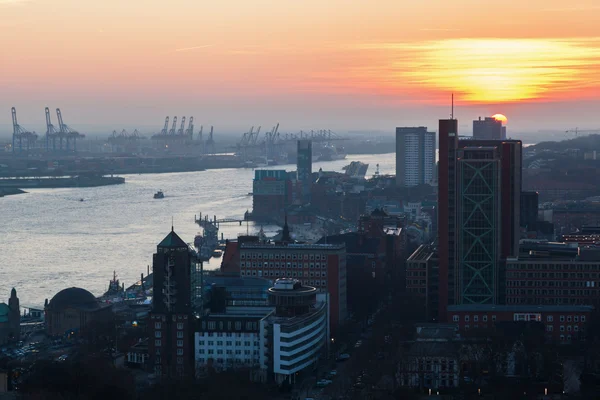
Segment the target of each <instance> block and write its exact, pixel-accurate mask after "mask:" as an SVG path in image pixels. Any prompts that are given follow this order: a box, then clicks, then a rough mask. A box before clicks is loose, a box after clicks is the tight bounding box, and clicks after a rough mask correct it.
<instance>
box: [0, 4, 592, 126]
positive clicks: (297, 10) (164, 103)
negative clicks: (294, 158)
mask: <svg viewBox="0 0 600 400" xmlns="http://www.w3.org/2000/svg"><path fill="white" fill-rule="evenodd" d="M0 9H1V12H2V15H3V21H2V23H0V37H2V38H4V39H5V40H2V41H1V44H2V46H3V49H4V51H5V54H7V55H10V56H9V57H6V58H5V60H3V61H4V62H3V71H2V72H3V73H2V74H1V76H0V87H2V89H3V96H2V99H0V110H10V108H11V107H13V106H14V107H16V108H17V109H19V110H20V114H21V115H22V116H21V119H22V120H23V121H24V123H25V121H27V126H34V125H43V123H44V115H43V114H42V113H41V112H39V111H38V110H40V109H41V110H43V109H44V107H48V106H51V104H60V107H61V108H63V109H65V110H69V116H70V118H69V119H70V121H71V123H72V124H73V125H75V126H82V125H83V124H86V125H93V126H99V127H100V128H102V127H107V128H109V127H110V128H111V129H110V130H109V132H110V131H112V129H114V128H115V126H130V125H138V126H139V125H140V124H142V123H143V124H144V125H148V126H150V125H154V124H155V123H156V122H154V121H156V120H160V118H161V117H160V116H163V115H173V114H174V113H175V112H178V113H180V114H181V115H196V116H197V118H200V120H202V121H203V123H204V124H205V125H208V126H210V125H215V126H219V127H220V128H221V129H223V130H229V129H231V130H237V131H239V130H240V129H246V126H247V125H248V124H249V122H247V121H272V120H277V121H279V122H280V123H281V124H282V125H284V126H294V127H298V128H299V129H302V125H303V124H304V123H305V122H306V120H307V119H309V120H310V121H311V123H312V124H314V125H327V126H330V127H331V129H334V130H351V129H376V130H377V129H379V130H389V127H390V126H397V125H402V126H415V125H416V126H418V125H430V126H435V122H436V119H437V118H438V117H439V115H444V114H448V103H449V97H450V93H452V92H454V93H455V99H456V117H457V118H460V119H461V120H465V121H466V120H468V119H472V118H475V117H476V116H479V115H493V114H495V113H503V114H505V115H507V116H508V118H509V127H510V130H512V131H513V132H515V131H531V130H538V129H552V128H556V129H559V130H561V129H562V130H566V129H571V128H574V127H576V126H578V127H580V128H587V129H593V128H597V126H596V121H595V120H594V114H595V110H596V109H597V108H598V105H599V104H600V101H599V99H598V95H597V93H598V92H599V90H598V89H599V86H600V76H599V73H598V70H599V69H598V65H599V64H600V61H599V60H600V40H599V39H598V36H599V35H598V29H597V27H596V21H597V19H598V16H599V14H600V8H599V7H598V6H597V4H596V3H595V2H594V1H590V0H578V1H573V2H570V3H569V6H564V5H563V2H561V1H559V0H554V1H541V0H532V1H528V2H520V1H516V0H507V1H503V2H502V6H501V7H496V8H495V9H494V13H492V14H490V13H488V12H486V13H485V14H483V13H482V11H484V10H482V9H481V7H480V3H478V2H475V1H473V0H458V1H455V2H452V3H448V2H445V1H439V0H429V1H426V2H420V3H418V4H417V3H415V4H412V3H410V4H405V2H394V1H387V0H386V1H381V2H378V3H377V6H376V7H375V6H374V5H373V4H372V3H368V2H366V1H363V0H361V1H357V2H353V3H352V4H346V3H345V2H344V4H343V6H341V0H334V1H330V2H326V4H324V3H323V2H318V1H314V0H313V1H307V2H302V3H299V4H295V5H293V6H292V5H289V4H283V3H279V2H275V1H273V0H258V1H255V2H252V3H247V2H243V1H234V0H229V1H223V2H218V3H210V4H206V3H197V2H192V1H187V0H182V1H176V2H174V3H173V4H172V5H170V6H169V7H165V6H164V4H163V3H160V2H139V1H131V2H127V3H126V4H125V3H122V2H116V1H111V0H109V1H105V2H101V3H98V2H94V3H86V4H83V5H82V4H77V7H75V5H74V3H72V2H70V1H68V0H57V1H54V2H51V3H48V2H40V1H27V0H11V1H1V2H0ZM431 10H435V12H432V11H431ZM490 10H491V9H490ZM490 10H487V11H490ZM48 15H60V16H61V21H62V22H61V24H56V23H55V22H54V21H53V20H52V19H49V18H47V16H48ZM482 15H486V19H485V23H481V22H482V21H481V18H482ZM494 16H496V17H494ZM8 38H18V39H19V40H14V41H12V40H8ZM163 118H164V117H163ZM258 123H260V122H258ZM9 124H10V113H9V112H0V128H1V127H3V126H9ZM0 130H1V129H0ZM390 133H391V132H390Z"/></svg>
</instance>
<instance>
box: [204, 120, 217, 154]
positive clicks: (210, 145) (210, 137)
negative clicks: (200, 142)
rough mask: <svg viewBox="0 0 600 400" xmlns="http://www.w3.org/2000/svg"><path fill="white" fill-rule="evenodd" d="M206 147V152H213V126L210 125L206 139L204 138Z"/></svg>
mask: <svg viewBox="0 0 600 400" xmlns="http://www.w3.org/2000/svg"><path fill="white" fill-rule="evenodd" d="M206 149H207V150H208V154H214V153H215V140H214V138H213V127H212V126H211V127H210V133H209V134H208V139H206Z"/></svg>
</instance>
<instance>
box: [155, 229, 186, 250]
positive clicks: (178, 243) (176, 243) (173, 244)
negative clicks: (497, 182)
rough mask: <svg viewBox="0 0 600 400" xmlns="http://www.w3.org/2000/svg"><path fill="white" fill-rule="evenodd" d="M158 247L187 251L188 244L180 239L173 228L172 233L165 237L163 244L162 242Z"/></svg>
mask: <svg viewBox="0 0 600 400" xmlns="http://www.w3.org/2000/svg"><path fill="white" fill-rule="evenodd" d="M158 247H166V248H180V247H185V248H186V249H187V248H188V244H187V243H186V242H184V241H183V239H181V238H180V237H179V235H177V234H176V233H175V231H174V230H173V228H171V232H169V234H168V235H167V236H165V238H164V239H163V240H162V242H160V243H159V244H158Z"/></svg>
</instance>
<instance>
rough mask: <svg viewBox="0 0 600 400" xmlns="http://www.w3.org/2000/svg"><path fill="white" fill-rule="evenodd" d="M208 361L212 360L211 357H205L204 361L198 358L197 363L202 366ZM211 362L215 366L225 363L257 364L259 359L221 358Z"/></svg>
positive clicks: (202, 358)
mask: <svg viewBox="0 0 600 400" xmlns="http://www.w3.org/2000/svg"><path fill="white" fill-rule="evenodd" d="M209 359H212V357H207V358H206V359H205V358H204V357H199V358H198V360H197V361H198V363H199V364H204V363H205V362H206V361H208V360H209ZM213 360H214V361H215V362H216V363H217V364H223V363H227V364H258V363H259V359H258V358H255V359H240V358H235V359H223V358H216V359H213Z"/></svg>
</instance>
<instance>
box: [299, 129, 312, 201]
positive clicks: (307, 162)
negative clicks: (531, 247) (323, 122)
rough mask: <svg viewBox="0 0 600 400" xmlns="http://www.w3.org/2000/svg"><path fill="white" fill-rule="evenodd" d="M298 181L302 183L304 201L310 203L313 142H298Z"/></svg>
mask: <svg viewBox="0 0 600 400" xmlns="http://www.w3.org/2000/svg"><path fill="white" fill-rule="evenodd" d="M296 170H297V174H298V181H300V182H301V183H302V201H303V202H304V203H310V188H311V185H312V141H310V140H305V139H303V140H298V165H297V168H296Z"/></svg>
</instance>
